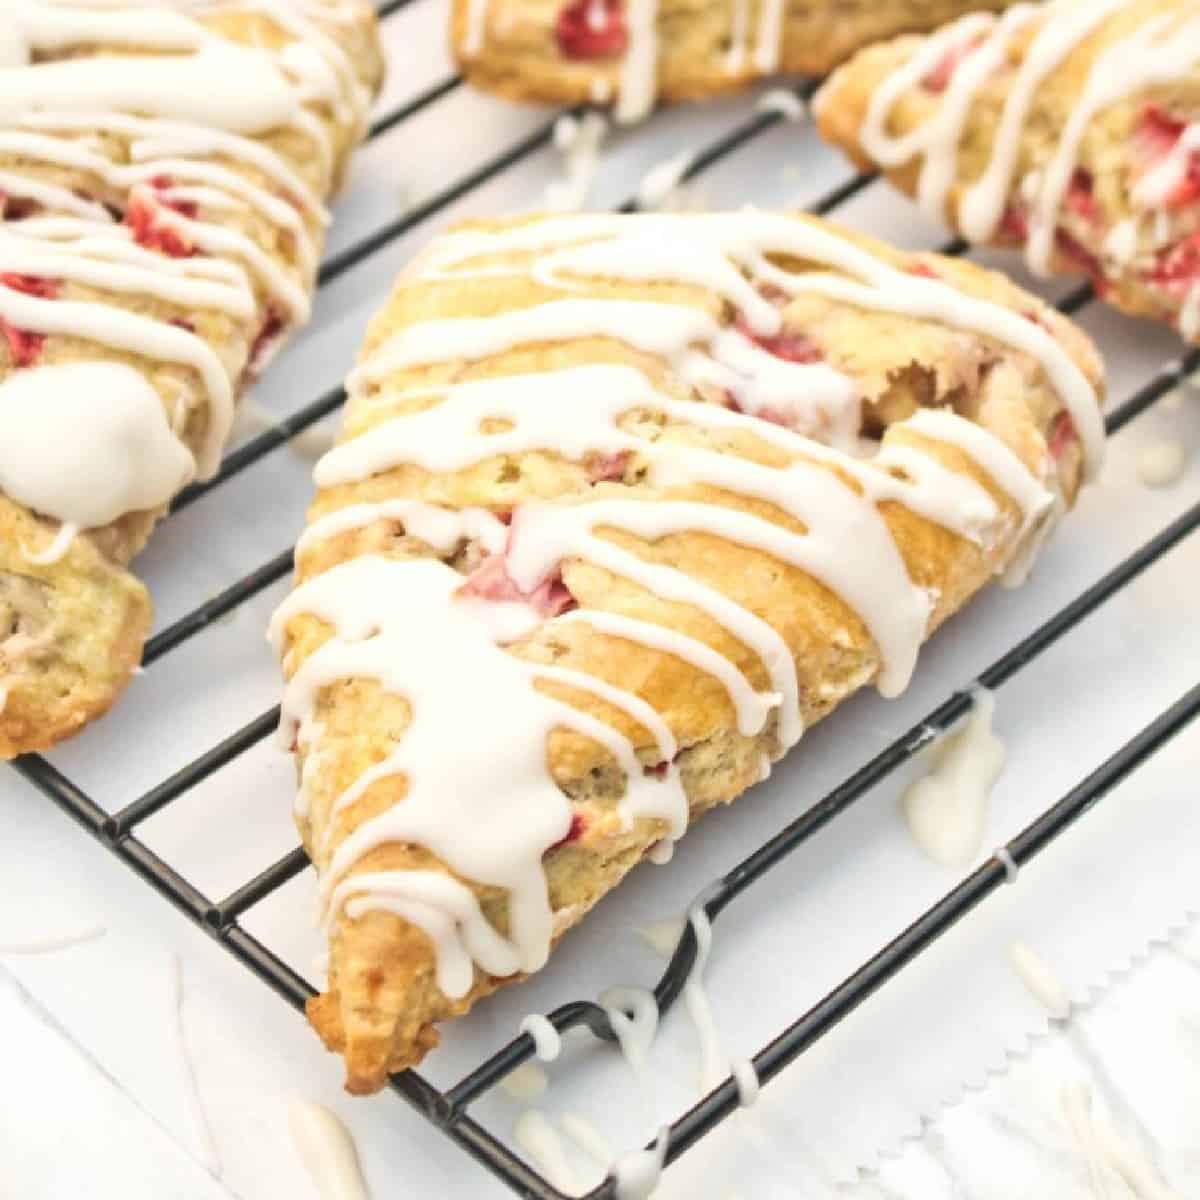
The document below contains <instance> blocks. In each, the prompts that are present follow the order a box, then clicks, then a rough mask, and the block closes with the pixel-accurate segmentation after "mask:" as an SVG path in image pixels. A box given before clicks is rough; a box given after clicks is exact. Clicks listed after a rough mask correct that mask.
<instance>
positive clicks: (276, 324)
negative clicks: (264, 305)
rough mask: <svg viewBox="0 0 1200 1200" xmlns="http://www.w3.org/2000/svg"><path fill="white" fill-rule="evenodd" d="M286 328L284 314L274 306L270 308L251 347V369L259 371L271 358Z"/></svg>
mask: <svg viewBox="0 0 1200 1200" xmlns="http://www.w3.org/2000/svg"><path fill="white" fill-rule="evenodd" d="M285 328H286V325H285V324H284V320H283V317H282V315H281V314H280V313H279V312H277V311H276V310H275V309H274V308H268V309H267V316H266V319H265V320H264V321H263V323H262V328H261V329H259V331H258V334H257V336H256V337H255V339H254V344H253V345H252V346H251V347H250V366H249V369H250V370H251V371H253V372H256V373H257V372H258V371H260V370H261V369H262V368H263V367H265V366H266V365H267V363H268V362H269V361H270V360H271V356H272V355H273V354H274V352H275V350H276V348H277V347H278V345H279V340H280V338H281V337H282V336H283V331H284V329H285Z"/></svg>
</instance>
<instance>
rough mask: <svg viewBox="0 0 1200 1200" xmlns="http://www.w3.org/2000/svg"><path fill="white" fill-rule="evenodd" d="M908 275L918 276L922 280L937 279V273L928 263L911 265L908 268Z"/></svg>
mask: <svg viewBox="0 0 1200 1200" xmlns="http://www.w3.org/2000/svg"><path fill="white" fill-rule="evenodd" d="M908 273H909V274H910V275H918V276H920V277H921V278H922V279H936V278H937V277H938V273H937V272H936V271H935V270H934V269H933V268H932V267H931V266H930V265H929V264H928V263H923V262H918V263H913V265H912V266H911V267H909V268H908Z"/></svg>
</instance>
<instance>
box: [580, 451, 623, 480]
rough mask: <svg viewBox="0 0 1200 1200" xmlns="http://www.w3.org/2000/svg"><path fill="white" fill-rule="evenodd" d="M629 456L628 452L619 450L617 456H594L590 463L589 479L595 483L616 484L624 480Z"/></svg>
mask: <svg viewBox="0 0 1200 1200" xmlns="http://www.w3.org/2000/svg"><path fill="white" fill-rule="evenodd" d="M629 454H630V452H629V451H628V450H618V451H617V453H616V454H598V455H594V456H593V457H592V459H591V461H590V462H589V463H588V478H589V479H590V480H591V481H592V482H593V483H602V482H604V481H608V482H611V483H615V482H617V481H619V480H621V479H624V478H625V467H626V466H627V465H628V463H629Z"/></svg>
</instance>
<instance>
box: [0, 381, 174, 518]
mask: <svg viewBox="0 0 1200 1200" xmlns="http://www.w3.org/2000/svg"><path fill="white" fill-rule="evenodd" d="M194 472H195V461H194V459H193V458H192V456H191V454H190V453H189V452H188V450H187V449H186V448H185V447H184V446H183V444H182V443H181V442H180V441H179V439H178V438H177V437H176V436H175V435H174V434H173V433H172V432H171V429H170V427H169V426H168V424H167V420H166V417H165V416H164V415H163V409H162V401H161V400H160V399H159V395H158V393H157V392H156V391H155V390H154V388H152V387H151V386H150V384H149V383H147V382H146V380H145V378H144V377H143V376H142V375H141V374H140V373H139V372H137V371H135V370H133V368H132V367H126V366H121V365H119V364H117V363H98V362H93V363H71V364H67V365H64V366H56V367H38V368H35V369H33V370H31V371H15V372H13V374H11V375H10V376H9V377H8V378H7V379H5V380H4V381H3V382H0V491H3V492H4V493H5V494H6V495H8V496H10V497H11V498H12V499H14V500H16V501H18V502H19V503H21V504H24V505H25V506H26V507H28V508H31V509H33V510H34V511H35V512H39V513H44V514H46V515H47V516H51V517H56V518H57V519H58V520H60V521H62V522H63V523H64V527H66V526H76V527H83V528H92V527H94V526H99V525H107V524H108V523H109V522H110V521H115V520H116V519H117V518H118V517H119V516H121V515H122V514H123V513H127V512H140V511H142V510H145V509H155V508H158V507H160V506H161V505H163V504H165V503H166V502H167V501H168V500H170V498H171V497H172V496H173V495H174V494H175V493H176V492H177V491H178V490H179V489H180V488H181V487H182V486H183V485H184V484H185V483H186V482H187V481H188V479H190V478H191V476H192V475H193V474H194Z"/></svg>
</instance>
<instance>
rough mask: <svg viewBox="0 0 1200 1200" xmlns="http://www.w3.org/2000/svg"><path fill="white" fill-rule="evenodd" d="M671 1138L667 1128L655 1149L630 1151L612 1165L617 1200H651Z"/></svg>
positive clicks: (662, 1131)
mask: <svg viewBox="0 0 1200 1200" xmlns="http://www.w3.org/2000/svg"><path fill="white" fill-rule="evenodd" d="M670 1136H671V1131H670V1128H669V1127H668V1126H666V1125H664V1126H663V1127H662V1129H660V1130H659V1133H658V1138H657V1140H656V1141H655V1143H654V1148H653V1149H652V1150H631V1151H629V1152H628V1153H625V1154H622V1155H621V1156H620V1157H619V1158H618V1159H617V1160H616V1162H615V1163H613V1167H612V1172H611V1174H612V1178H613V1181H614V1183H615V1184H616V1189H615V1195H616V1198H617V1200H650V1196H651V1195H652V1194H653V1192H654V1189H655V1188H656V1187H658V1181H659V1180H660V1179H661V1178H662V1173H663V1166H664V1164H665V1163H666V1161H667V1145H668V1141H669V1139H670Z"/></svg>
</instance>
